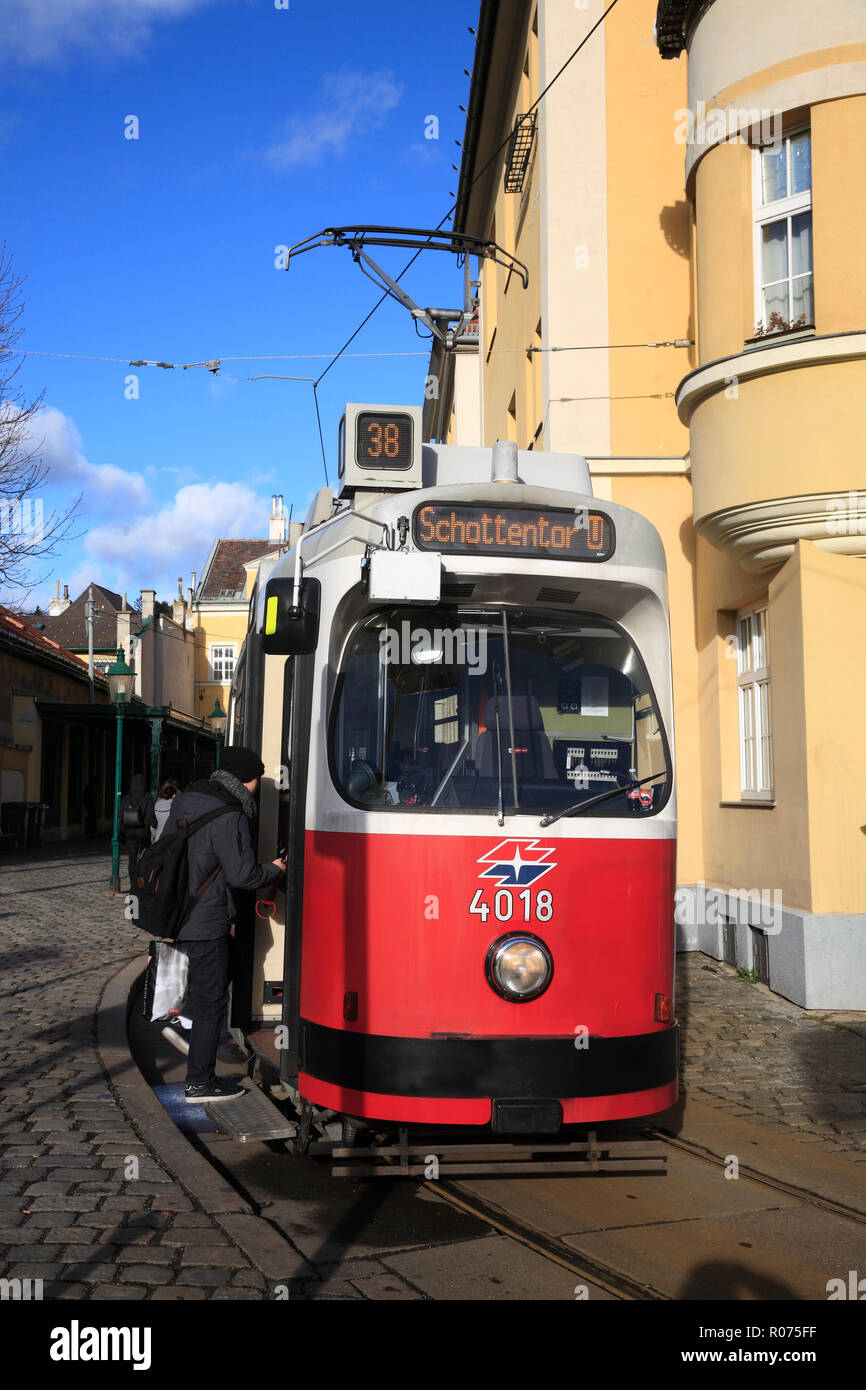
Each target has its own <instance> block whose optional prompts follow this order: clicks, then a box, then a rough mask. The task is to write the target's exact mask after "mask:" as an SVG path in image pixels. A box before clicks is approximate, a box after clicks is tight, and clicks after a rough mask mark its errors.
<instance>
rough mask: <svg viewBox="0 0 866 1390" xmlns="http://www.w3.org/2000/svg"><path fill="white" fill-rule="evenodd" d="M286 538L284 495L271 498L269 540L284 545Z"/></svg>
mask: <svg viewBox="0 0 866 1390" xmlns="http://www.w3.org/2000/svg"><path fill="white" fill-rule="evenodd" d="M285 539H286V517H285V513H284V512H283V495H282V493H280V495H279V497H277V496H274V497H272V498H271V521H270V527H269V529H268V540H269V541H271V542H272V543H273V544H274V545H283V544H284V543H285Z"/></svg>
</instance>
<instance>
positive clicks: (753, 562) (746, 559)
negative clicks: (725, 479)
mask: <svg viewBox="0 0 866 1390" xmlns="http://www.w3.org/2000/svg"><path fill="white" fill-rule="evenodd" d="M696 529H697V530H698V531H699V532H700V534H701V535H702V536H704V537H705V538H706V540H708V541H709V542H710V543H711V544H712V545H714V546H716V547H717V548H718V549H720V550H726V551H727V552H728V554H730V555H733V557H734V559H736V560H737V561H738V563H739V564H741V565H742V566H743V568H744V569H745V570H748V571H749V572H750V573H752V574H760V573H762V572H763V571H765V570H768V569H774V568H776V567H777V566H778V565H781V564H783V563H784V562H785V560H787V559H788V556H789V555H791V553H792V552H793V549H794V546H795V545H796V543H797V541H814V543H815V545H817V546H818V547H819V549H821V550H828V551H830V552H832V553H833V554H835V555H849V556H858V557H859V556H863V555H866V500H864V496H863V494H862V493H847V494H845V493H843V494H840V493H832V492H813V493H807V494H804V495H803V496H800V497H772V498H769V499H767V500H765V501H761V502H749V503H747V504H746V505H744V506H741V507H725V508H723V509H722V510H721V511H718V512H713V513H711V514H710V515H709V516H704V517H701V518H700V520H699V521H698V522H696Z"/></svg>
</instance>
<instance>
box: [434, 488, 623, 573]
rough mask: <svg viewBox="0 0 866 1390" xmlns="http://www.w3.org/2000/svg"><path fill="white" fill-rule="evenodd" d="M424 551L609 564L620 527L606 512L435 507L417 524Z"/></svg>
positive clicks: (438, 505)
mask: <svg viewBox="0 0 866 1390" xmlns="http://www.w3.org/2000/svg"><path fill="white" fill-rule="evenodd" d="M414 536H415V544H416V545H417V547H418V549H419V550H441V551H442V552H443V554H476V555H521V556H522V557H523V558H524V559H526V560H532V559H538V560H608V559H610V557H611V555H612V554H613V551H614V544H615V540H614V528H613V522H612V521H611V519H610V517H609V516H605V515H604V514H603V513H602V512H594V511H589V510H588V509H587V508H585V507H577V508H575V510H574V511H565V510H560V509H559V508H557V509H556V510H552V509H550V508H545V509H543V510H539V509H538V508H536V507H510V506H509V507H495V506H489V505H485V506H471V507H457V506H452V505H451V504H450V503H447V502H445V503H441V502H437V503H430V504H429V505H428V506H426V507H419V508H418V510H417V511H416V513H415V520H414Z"/></svg>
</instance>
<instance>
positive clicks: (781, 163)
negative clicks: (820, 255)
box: [754, 130, 815, 337]
mask: <svg viewBox="0 0 866 1390" xmlns="http://www.w3.org/2000/svg"><path fill="white" fill-rule="evenodd" d="M754 202H755V272H756V273H755V280H756V284H755V317H756V319H757V326H756V329H755V332H756V336H758V337H761V336H763V335H765V334H767V333H774V332H784V330H785V329H790V328H811V327H813V326H814V323H815V295H814V284H813V272H812V140H811V135H810V133H809V131H808V130H801V131H797V132H795V133H794V134H792V135H786V136H785V137H784V139H780V140H779V141H778V142H775V143H774V144H773V145H767V146H764V147H763V148H761V149H757V150H756V151H755V198H754Z"/></svg>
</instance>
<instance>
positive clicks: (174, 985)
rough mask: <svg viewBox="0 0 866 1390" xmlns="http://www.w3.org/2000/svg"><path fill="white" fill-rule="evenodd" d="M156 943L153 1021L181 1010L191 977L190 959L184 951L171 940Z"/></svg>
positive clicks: (151, 1019)
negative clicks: (173, 944)
mask: <svg viewBox="0 0 866 1390" xmlns="http://www.w3.org/2000/svg"><path fill="white" fill-rule="evenodd" d="M154 944H155V946H156V951H157V956H156V983H155V984H154V987H153V1003H152V1005H151V1011H150V1021H151V1023H155V1022H156V1020H157V1019H158V1018H165V1016H166V1015H167V1014H170V1013H177V1012H178V1011H179V1010H180V1006H181V1004H182V1003H183V1001H184V999H185V998H186V986H187V980H188V977H189V960H188V958H187V955H186V953H185V952H184V951H179V950H178V949H177V947H176V946H172V944H171V942H170V941H157V942H155V943H154Z"/></svg>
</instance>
